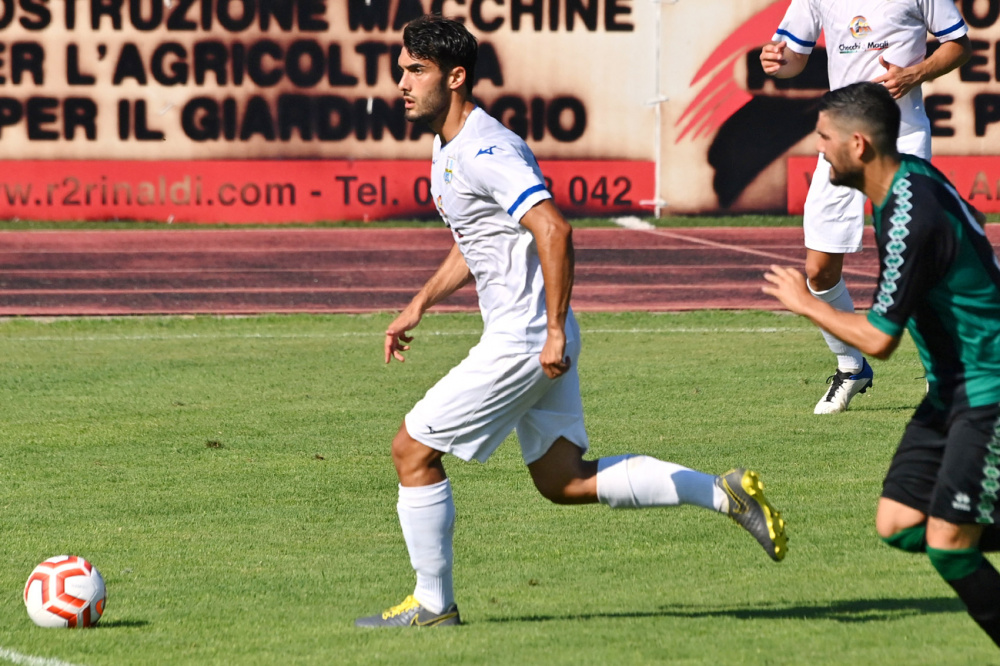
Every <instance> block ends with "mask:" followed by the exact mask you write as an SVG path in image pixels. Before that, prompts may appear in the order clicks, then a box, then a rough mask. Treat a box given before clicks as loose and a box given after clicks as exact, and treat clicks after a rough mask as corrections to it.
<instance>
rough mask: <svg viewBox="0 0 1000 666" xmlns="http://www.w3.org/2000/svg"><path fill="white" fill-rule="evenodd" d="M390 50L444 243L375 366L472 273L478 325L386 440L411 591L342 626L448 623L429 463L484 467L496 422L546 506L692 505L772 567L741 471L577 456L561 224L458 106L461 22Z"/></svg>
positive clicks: (771, 516)
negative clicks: (730, 527) (447, 234)
mask: <svg viewBox="0 0 1000 666" xmlns="http://www.w3.org/2000/svg"><path fill="white" fill-rule="evenodd" d="M403 47H404V48H403V50H402V53H401V54H400V56H399V66H400V68H401V69H402V78H401V79H400V82H399V89H400V91H402V93H403V100H404V104H405V107H406V117H407V119H408V120H410V121H411V122H425V123H427V124H428V125H429V126H430V128H431V129H432V130H433V131H434V133H435V135H436V136H435V140H434V156H433V163H432V167H431V194H432V195H433V197H434V203H435V205H436V206H437V209H438V212H439V213H440V215H441V217H442V218H443V219H444V221H445V224H447V225H448V227H449V228H450V229H451V232H452V235H453V236H454V238H455V245H454V247H453V248H452V250H451V252H450V253H449V255H448V256H447V258H446V259H445V260H444V262H443V263H442V264H441V266H440V267H439V268H438V270H437V272H436V273H435V274H434V275H433V276H432V277H431V278H430V280H429V281H428V282H427V283H426V284H425V285H424V287H423V288H422V289H421V290H420V292H419V293H418V294H417V295H416V296H415V297H414V298H413V300H412V301H411V302H410V304H409V305H408V306H407V307H406V308H405V309H404V310H403V311H402V312H401V313H400V315H399V316H398V317H397V318H396V319H395V320H394V321H393V322H392V323H391V324H390V325H389V328H388V329H387V330H386V335H385V348H384V351H385V362H386V363H389V362H390V361H391V360H392V359H396V360H398V361H403V360H404V356H403V352H405V351H407V350H408V349H409V343H410V342H411V341H412V336H411V335H410V331H411V330H412V329H413V328H415V327H416V326H417V324H419V323H420V319H421V317H422V315H423V313H424V312H425V311H426V310H427V309H428V308H430V307H431V306H432V305H434V304H435V303H437V302H439V301H441V300H442V299H444V298H446V297H447V296H448V295H450V294H452V293H453V292H454V291H456V290H457V289H459V288H460V287H462V286H463V285H465V284H467V283H469V282H470V281H473V280H474V281H475V284H476V290H477V292H478V294H479V305H480V309H481V311H482V316H483V325H484V326H483V334H482V338H481V339H480V341H479V343H478V344H477V345H476V346H475V347H473V348H472V350H470V352H469V355H468V357H466V359H465V360H463V361H462V362H461V363H460V364H459V365H458V366H456V367H455V368H453V369H452V370H451V372H449V373H448V374H447V375H446V376H445V377H444V378H443V379H441V380H440V381H439V382H438V383H437V384H436V385H435V386H433V387H432V388H431V389H430V390H429V391H427V394H426V395H425V396H424V398H423V399H421V400H420V401H419V402H418V403H417V404H416V406H414V408H413V409H412V410H411V411H410V413H409V414H407V415H406V418H405V420H404V422H403V425H402V426H401V427H400V429H399V432H398V433H397V434H396V437H395V438H394V439H393V442H392V458H393V463H394V464H395V467H396V473H397V475H398V477H399V501H398V503H397V505H396V506H397V512H398V514H399V522H400V526H401V527H402V530H403V538H404V540H405V541H406V547H407V550H408V551H409V554H410V564H411V565H412V567H413V569H414V570H415V572H416V578H417V581H416V588H415V589H414V591H413V594H411V595H410V596H408V597H406V599H405V600H404V601H403V602H402V603H400V604H397V605H396V606H393V607H391V608H389V609H387V610H386V611H384V612H382V613H377V614H375V615H372V616H369V617H363V618H360V619H358V620H357V621H356V622H355V624H356V625H357V626H362V627H384V626H417V627H429V626H445V625H453V624H459V623H460V617H459V613H458V607H457V605H456V604H455V595H454V590H453V586H452V567H453V561H452V560H453V557H452V533H453V530H454V525H455V505H454V502H453V500H452V492H451V485H450V482H449V480H448V478H447V476H446V475H445V471H444V466H443V464H442V457H443V455H444V454H445V453H451V454H453V455H455V456H456V457H458V458H461V459H462V460H473V459H475V460H478V461H481V462H483V461H486V460H487V458H489V456H490V454H492V453H493V451H494V450H495V449H496V448H497V447H498V446H499V445H500V443H501V442H502V441H503V440H504V439H505V438H506V437H507V435H509V434H510V432H511V431H512V430H516V431H517V437H518V440H519V441H520V445H521V454H522V457H523V458H524V462H525V463H526V464H527V466H528V470H529V472H530V474H531V478H532V480H533V481H534V483H535V486H536V487H537V488H538V490H539V492H541V493H542V495H543V496H545V497H546V498H547V499H549V500H551V501H553V502H556V503H559V504H585V503H594V502H602V503H604V504H607V505H609V506H611V507H616V508H617V507H633V508H638V507H653V506H674V505H678V504H693V505H696V506H701V507H704V508H706V509H710V510H713V511H717V512H719V513H722V514H727V515H729V516H730V517H731V518H733V519H734V520H735V521H736V522H737V523H738V524H740V525H741V526H743V527H744V528H745V529H746V530H747V531H749V532H750V533H751V534H752V535H753V536H754V537H755V538H756V539H757V541H758V542H759V543H760V544H761V546H763V548H764V550H765V551H766V552H767V553H768V555H769V556H770V557H771V558H772V559H774V560H776V561H780V560H781V559H782V558H783V557H784V556H785V553H786V551H787V538H786V535H785V521H784V519H783V518H782V517H781V514H780V513H779V512H778V511H777V510H775V509H774V507H772V506H771V505H770V504H769V503H768V502H767V500H766V499H765V498H764V494H763V486H762V484H761V482H760V477H759V476H758V475H757V474H756V473H755V472H752V471H748V470H745V469H734V470H732V471H730V472H727V473H726V474H724V475H722V476H714V475H711V474H704V473H702V472H697V471H695V470H691V469H688V468H685V467H681V466H680V465H675V464H673V463H668V462H663V461H661V460H657V459H655V458H651V457H648V456H633V455H619V456H614V457H610V458H601V459H599V460H584V458H583V454H584V453H585V452H586V451H587V447H588V441H587V433H586V431H585V430H584V426H583V405H582V402H581V400H580V384H579V378H578V375H577V360H578V358H579V354H580V329H579V327H578V326H577V323H576V320H575V318H574V317H573V312H572V310H571V309H570V307H569V300H570V292H571V290H572V285H573V244H572V235H571V234H572V229H571V227H570V225H569V224H568V223H567V222H566V221H565V220H564V219H563V217H562V215H561V214H560V213H559V211H558V210H557V209H556V207H555V206H554V205H553V203H552V196H551V194H550V193H549V192H548V189H547V188H546V186H545V180H544V178H543V176H542V173H541V170H540V169H539V167H538V163H537V162H536V161H535V157H534V155H533V154H532V152H531V150H530V149H529V148H528V147H527V145H526V144H525V143H524V141H522V140H521V139H520V138H519V137H518V136H517V135H515V134H514V133H513V132H511V131H509V130H508V129H506V128H505V127H504V126H503V125H501V124H500V123H499V122H498V121H496V120H495V119H493V118H492V117H490V116H489V115H488V114H487V113H486V112H485V111H483V110H482V109H480V108H479V107H477V106H476V104H475V103H474V102H473V100H472V93H471V87H472V81H473V76H474V70H475V62H476V53H477V43H476V40H475V38H474V37H473V36H472V35H471V34H470V33H469V32H468V31H467V30H466V29H465V27H464V26H463V25H462V24H461V23H458V22H456V21H453V20H450V19H445V18H442V17H440V16H424V17H421V18H418V19H414V20H413V21H411V22H410V23H408V24H407V26H406V27H405V28H404V30H403Z"/></svg>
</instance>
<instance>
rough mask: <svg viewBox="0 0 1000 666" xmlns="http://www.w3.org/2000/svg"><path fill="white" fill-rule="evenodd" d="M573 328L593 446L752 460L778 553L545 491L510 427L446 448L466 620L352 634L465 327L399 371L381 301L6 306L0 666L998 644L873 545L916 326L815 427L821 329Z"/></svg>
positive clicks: (650, 319)
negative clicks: (236, 307)
mask: <svg viewBox="0 0 1000 666" xmlns="http://www.w3.org/2000/svg"><path fill="white" fill-rule="evenodd" d="M580 321H581V325H582V327H583V330H584V355H583V357H582V359H581V362H580V373H581V379H582V384H583V399H584V405H585V408H586V411H587V423H588V428H589V431H590V435H591V447H592V452H593V453H594V454H595V455H614V454H619V453H624V452H636V453H648V454H651V455H655V456H658V457H661V458H664V459H668V460H672V461H675V462H678V463H681V464H685V465H688V466H691V467H695V468H698V469H702V470H705V471H712V472H723V471H725V470H727V469H728V468H730V467H732V466H735V465H746V466H751V467H753V468H755V469H758V470H760V472H761V473H762V476H763V479H764V482H765V484H766V486H767V490H768V494H769V496H770V497H771V499H772V500H773V502H774V503H775V504H777V505H778V506H779V508H781V509H782V510H783V512H784V513H785V515H786V517H787V519H788V521H789V526H790V527H789V533H790V536H791V541H790V548H789V555H788V557H787V559H786V560H785V561H784V562H783V563H781V564H775V563H773V562H771V561H770V560H769V559H768V558H767V557H766V556H765V555H764V553H763V551H762V550H761V549H760V548H759V547H758V546H757V544H756V543H755V542H754V541H753V539H752V538H751V537H750V536H749V535H748V534H746V533H745V532H743V531H742V530H740V529H739V528H738V527H736V526H735V525H734V524H733V523H731V522H730V521H729V520H728V519H726V518H724V517H721V516H719V515H716V514H712V513H709V512H706V511H703V510H700V509H695V508H691V507H682V508H676V509H663V510H649V511H612V510H609V509H608V508H607V507H603V506H589V507H571V508H567V507H557V506H553V505H550V504H549V503H547V502H546V501H545V500H543V499H541V497H540V496H538V495H537V493H536V492H535V490H534V488H533V487H532V485H531V482H530V479H529V477H528V475H527V472H526V470H525V469H524V467H523V465H522V463H521V461H520V456H519V451H518V448H517V446H516V443H515V442H514V440H513V439H511V440H510V441H508V442H507V443H506V444H505V445H504V446H503V447H501V449H500V451H498V453H497V454H496V455H495V457H494V458H493V459H492V460H490V462H489V463H488V464H486V465H479V464H476V463H461V462H460V461H458V460H451V461H450V462H449V464H448V470H449V473H450V475H451V477H452V481H453V484H454V488H455V499H456V504H457V507H458V523H457V530H456V537H455V551H456V586H457V592H458V601H459V605H460V608H461V610H462V614H463V617H464V619H465V620H466V625H465V626H462V627H458V628H454V629H441V630H425V631H409V630H403V631H393V630H367V631H366V630H358V629H355V628H354V627H353V626H352V622H353V619H354V618H355V617H357V616H359V615H362V614H368V613H371V612H374V611H377V610H380V609H382V608H384V607H386V606H389V605H391V604H394V603H396V602H398V601H399V600H401V599H402V597H403V596H405V595H406V594H408V593H409V592H410V590H411V589H412V584H413V579H412V572H411V571H410V568H409V563H408V559H407V556H406V551H405V546H404V544H403V540H402V536H401V535H400V531H399V527H398V523H397V519H396V513H395V502H396V482H395V475H394V472H393V470H392V466H391V462H390V459H389V454H388V448H389V447H388V443H389V441H390V439H391V437H392V435H393V434H394V433H395V430H396V429H397V427H398V426H399V423H400V420H401V418H402V416H403V415H404V413H405V412H406V411H407V410H408V409H409V407H410V406H411V405H412V404H413V403H414V402H415V401H416V400H417V399H418V398H419V397H420V396H421V395H422V394H423V392H424V391H425V390H426V389H427V388H428V387H429V386H430V385H431V384H432V383H433V382H434V381H435V380H436V379H437V378H438V377H439V376H441V375H442V374H443V373H444V372H445V371H446V370H447V369H448V368H449V367H450V366H451V365H453V364H454V363H455V362H457V361H458V360H459V359H460V358H462V357H463V356H464V354H465V351H466V350H467V349H468V348H469V347H470V346H471V345H472V344H474V342H475V341H476V339H477V335H478V330H479V327H480V323H479V319H478V317H477V316H475V315H448V316H444V315H441V316H428V317H427V318H426V319H425V320H424V322H423V324H422V325H421V327H420V328H419V329H417V333H418V337H417V339H416V342H415V343H414V347H413V350H412V351H411V353H410V357H409V360H408V361H407V362H406V363H405V364H403V365H399V364H393V365H392V366H390V367H386V366H384V365H383V364H382V362H381V342H382V336H381V331H383V330H384V328H385V326H386V325H387V323H388V322H389V316H388V315H379V316H322V317H321V316H283V317H277V316H275V317H259V318H211V317H198V318H125V319H78V320H57V321H52V322H46V321H40V320H20V319H15V320H5V321H2V322H0V398H2V401H3V405H4V409H3V414H2V417H0V438H2V445H0V548H2V552H3V554H4V562H5V566H4V567H3V568H2V569H0V662H3V661H4V660H7V661H13V662H15V663H30V664H37V665H39V666H41V665H42V664H45V665H46V666H59V664H60V663H62V662H68V663H71V664H93V665H97V664H286V663H288V664H342V663H343V664H403V663H405V664H442V663H448V664H649V663H671V664H750V663H754V664H897V663H899V664H907V665H914V664H934V665H937V664H985V663H991V662H992V663H997V661H998V659H997V652H996V650H995V648H994V647H993V645H992V643H990V641H989V640H988V639H987V638H986V636H985V634H983V633H981V632H980V630H979V629H978V628H977V627H975V626H974V624H973V623H972V621H971V620H970V619H969V618H968V617H967V615H966V614H965V612H964V609H963V607H962V605H961V603H960V602H959V601H957V599H956V598H955V597H954V596H953V594H952V592H951V590H950V588H948V587H947V586H946V585H945V584H944V583H943V582H942V581H941V580H940V579H939V577H938V576H937V574H936V573H935V572H934V571H933V570H932V569H931V567H930V565H929V564H928V562H927V561H926V559H925V558H923V557H917V556H908V555H905V554H902V553H899V552H896V551H893V550H891V549H890V548H888V547H886V546H884V545H883V544H881V542H880V541H879V540H878V539H877V537H876V535H875V531H874V527H873V516H874V509H875V503H876V498H877V497H878V493H879V489H880V482H881V478H882V474H883V472H884V470H885V468H886V466H887V463H888V461H889V458H890V456H891V454H892V452H893V450H894V447H895V444H896V442H897V440H898V437H899V435H900V433H901V431H902V428H903V425H904V423H905V422H906V420H907V419H908V418H909V415H910V413H911V411H912V408H913V407H914V406H915V405H916V404H917V402H918V401H919V400H920V399H921V397H922V394H923V391H924V382H923V379H921V376H922V374H923V371H922V369H921V368H920V366H919V363H918V361H917V359H916V355H915V352H914V349H913V346H912V344H910V343H909V341H908V340H907V341H904V344H903V346H902V347H901V349H900V351H899V352H898V353H897V355H896V357H895V358H893V359H892V360H891V361H888V362H879V363H877V364H876V365H875V371H876V380H875V390H874V391H873V392H871V393H870V394H869V395H866V396H860V397H859V398H858V399H857V400H856V401H855V404H854V406H853V407H852V410H851V411H850V412H848V413H846V414H842V415H837V416H832V417H823V418H820V417H814V416H813V415H812V414H811V411H812V407H813V404H814V403H815V401H816V400H817V399H818V398H819V396H820V394H821V393H822V390H823V386H824V384H823V380H824V379H825V378H826V376H827V374H829V371H830V369H831V368H830V359H829V355H828V353H826V352H825V351H824V345H823V343H822V341H821V339H820V336H819V334H818V333H817V332H816V331H815V330H814V329H813V328H812V327H811V326H810V325H808V324H807V322H805V321H803V320H799V319H796V318H793V317H790V316H782V315H778V314H769V313H731V312H729V313H726V312H694V313H687V314H674V315H651V314H621V315H581V316H580ZM70 552H71V553H74V554H79V555H82V556H84V557H86V558H88V559H89V560H90V561H91V562H93V563H94V564H95V565H96V566H97V567H98V568H99V569H100V570H101V572H102V573H103V575H104V578H105V580H106V583H107V587H108V605H107V611H106V613H105V616H104V618H103V620H102V621H101V623H100V625H98V627H96V628H94V629H92V630H84V631H65V630H52V629H48V630H46V629H39V628H36V627H35V626H34V625H33V624H32V623H31V622H30V620H29V619H28V617H27V615H26V613H25V612H24V608H23V604H22V602H21V596H20V595H21V591H22V588H23V585H24V582H25V580H26V579H27V576H28V573H29V572H30V571H31V569H32V568H33V567H34V565H35V564H37V563H38V562H40V561H41V560H43V559H45V558H47V557H50V556H53V555H57V554H62V553H70ZM25 659H29V661H25ZM31 659H35V661H30V660H31ZM44 659H49V660H59V661H58V662H56V661H43V660H44Z"/></svg>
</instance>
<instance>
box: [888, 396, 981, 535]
mask: <svg viewBox="0 0 1000 666" xmlns="http://www.w3.org/2000/svg"><path fill="white" fill-rule="evenodd" d="M998 417H1000V405H988V406H986V407H966V408H961V409H959V408H953V409H951V410H941V409H939V408H937V407H935V406H934V405H932V404H931V403H930V401H929V400H924V401H923V402H922V403H921V404H920V406H919V407H918V408H917V411H916V412H915V413H914V414H913V418H912V419H910V422H909V424H907V426H906V431H905V432H904V433H903V439H902V440H901V441H900V442H899V448H897V449H896V455H895V456H893V458H892V463H891V464H890V465H889V471H888V472H887V473H886V475H885V481H884V482H883V484H882V497H885V498H888V499H891V500H895V501H897V502H899V503H901V504H905V505H906V506H908V507H911V508H914V509H917V510H918V511H920V512H922V513H925V514H927V515H929V516H933V517H935V518H941V519H942V520H946V521H948V522H949V523H954V524H957V525H964V524H973V523H978V524H981V525H993V524H996V523H997V522H998V521H1000V512H998V508H1000V501H997V498H998V496H1000V422H998Z"/></svg>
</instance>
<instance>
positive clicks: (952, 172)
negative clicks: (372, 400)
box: [787, 155, 1000, 215]
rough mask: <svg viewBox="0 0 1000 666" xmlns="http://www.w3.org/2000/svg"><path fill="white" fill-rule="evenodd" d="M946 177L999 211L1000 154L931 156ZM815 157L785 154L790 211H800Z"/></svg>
mask: <svg viewBox="0 0 1000 666" xmlns="http://www.w3.org/2000/svg"><path fill="white" fill-rule="evenodd" d="M931 161H932V163H933V164H934V166H936V167H937V168H938V169H940V170H941V172H942V173H943V174H944V175H945V176H947V177H948V179H949V180H950V181H951V182H952V184H953V185H954V186H955V189H957V190H958V193H959V194H961V195H962V198H964V199H965V200H966V201H968V202H969V203H971V204H972V205H973V206H975V207H976V208H978V209H979V210H981V211H982V212H984V213H1000V157H996V156H972V155H968V156H966V155H962V156H957V155H942V156H939V157H935V158H934V159H933V160H931ZM815 168H816V158H815V157H789V158H788V203H787V209H788V213H789V214H790V215H801V214H802V210H803V207H804V206H805V201H806V194H807V193H808V191H809V182H810V180H811V179H812V174H813V170H814V169H815Z"/></svg>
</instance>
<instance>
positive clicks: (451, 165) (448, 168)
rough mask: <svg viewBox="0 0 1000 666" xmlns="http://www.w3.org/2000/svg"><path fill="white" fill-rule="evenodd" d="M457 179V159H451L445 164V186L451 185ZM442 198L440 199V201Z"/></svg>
mask: <svg viewBox="0 0 1000 666" xmlns="http://www.w3.org/2000/svg"><path fill="white" fill-rule="evenodd" d="M454 177H455V158H454V157H449V158H448V161H447V162H445V163H444V184H445V185H450V184H451V179H452V178H454ZM440 198H441V197H438V199H440Z"/></svg>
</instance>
